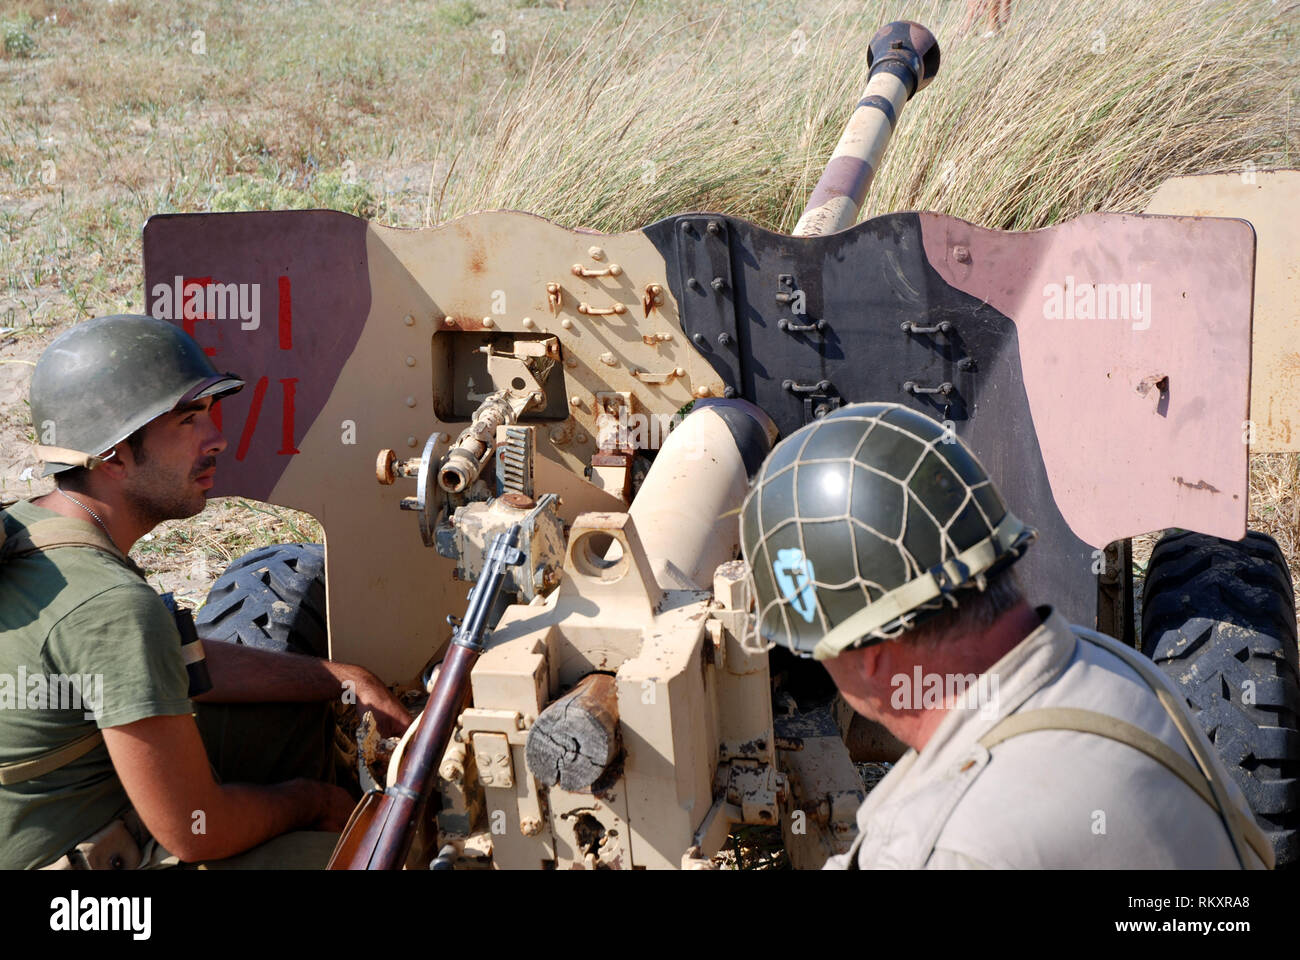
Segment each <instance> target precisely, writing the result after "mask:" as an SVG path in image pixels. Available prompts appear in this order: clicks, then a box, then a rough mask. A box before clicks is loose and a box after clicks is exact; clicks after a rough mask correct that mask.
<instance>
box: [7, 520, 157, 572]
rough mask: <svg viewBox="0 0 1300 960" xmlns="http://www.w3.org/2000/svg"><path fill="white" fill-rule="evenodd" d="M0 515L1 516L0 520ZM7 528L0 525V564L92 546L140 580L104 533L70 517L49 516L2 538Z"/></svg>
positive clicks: (130, 562) (134, 568)
mask: <svg viewBox="0 0 1300 960" xmlns="http://www.w3.org/2000/svg"><path fill="white" fill-rule="evenodd" d="M3 516H4V514H3V513H0V517H3ZM6 527H8V524H3V525H0V563H3V562H4V561H6V560H16V559H18V558H19V557H29V556H31V555H32V554H35V553H42V552H44V551H46V550H54V549H57V548H59V547H93V548H94V549H96V550H102V551H103V552H104V553H108V554H111V555H112V556H114V557H116V558H117V559H118V560H119V561H121V562H122V563H124V564H125V565H126V566H127V567H128V568H129V569H130V570H131V571H133V572H134V573H136V574H137V575H139V576H140V577H141V578H142V579H143V577H144V575H145V574H144V571H143V570H141V569H140V568H139V567H138V566H136V564H135V563H134V562H133V561H132V560H131V558H130V557H128V556H127V555H126V554H124V553H123V552H122V551H121V550H119V549H117V547H116V546H115V545H114V544H113V541H111V540H109V539H108V536H107V535H106V534H105V533H104V531H102V530H100V529H99V528H98V527H94V526H91V525H90V524H87V523H85V522H84V521H81V520H74V519H73V518H72V517H49V518H47V519H45V520H38V521H36V522H35V523H33V524H32V525H31V526H17V527H16V529H15V530H14V532H13V533H11V534H9V535H8V536H6V535H5V528H6Z"/></svg>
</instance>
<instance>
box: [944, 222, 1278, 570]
mask: <svg viewBox="0 0 1300 960" xmlns="http://www.w3.org/2000/svg"><path fill="white" fill-rule="evenodd" d="M921 224H922V235H923V241H924V244H925V252H926V255H927V257H928V259H929V261H930V263H931V265H932V266H933V267H934V268H935V270H937V271H938V272H939V274H940V275H941V276H942V277H943V278H944V279H945V280H946V281H947V282H948V283H950V284H952V285H953V286H955V287H957V288H958V289H960V290H963V291H965V292H966V293H968V294H970V295H971V296H974V297H978V298H980V299H981V300H983V301H985V302H986V303H988V304H990V305H991V306H993V307H995V308H996V309H997V310H999V311H1000V312H1001V313H1003V314H1005V315H1006V316H1007V317H1009V318H1010V319H1011V320H1012V321H1014V323H1015V325H1016V331H1017V335H1018V337H1019V345H1020V354H1021V357H1020V359H1021V366H1022V368H1023V370H1024V379H1025V392H1026V394H1027V395H1028V397H1029V407H1030V411H1031V413H1032V416H1033V421H1034V427H1035V429H1036V431H1037V433H1038V438H1039V444H1040V446H1041V448H1042V452H1043V460H1044V462H1045V464H1046V467H1047V474H1048V478H1049V481H1050V483H1051V486H1052V494H1053V496H1054V497H1055V498H1056V502H1057V504H1058V505H1059V507H1060V510H1061V514H1062V516H1064V518H1065V520H1066V521H1067V522H1068V523H1069V524H1070V526H1071V527H1072V528H1073V529H1074V531H1075V532H1076V533H1077V534H1078V535H1079V537H1080V538H1081V539H1083V540H1085V541H1086V542H1088V543H1091V544H1093V545H1094V546H1098V547H1100V546H1103V545H1104V544H1107V543H1109V542H1111V541H1112V540H1116V539H1119V538H1121V537H1127V536H1133V535H1135V534H1140V533H1145V532H1149V531H1153V530H1159V529H1163V528H1166V527H1183V528H1186V529H1189V530H1196V531H1199V532H1202V533H1208V534H1213V535H1215V536H1221V537H1229V538H1232V539H1239V538H1240V537H1242V536H1244V535H1245V529H1246V497H1247V470H1248V467H1247V452H1248V448H1247V446H1246V443H1245V442H1244V439H1245V438H1244V421H1245V420H1246V418H1247V409H1248V401H1249V388H1250V334H1251V329H1250V328H1251V297H1252V285H1253V275H1254V254H1255V239H1254V231H1253V230H1252V229H1251V226H1250V224H1249V223H1247V222H1245V221H1243V220H1228V219H1211V218H1194V217H1154V216H1141V215H1130V214H1090V215H1088V216H1084V217H1080V218H1079V219H1077V220H1072V221H1070V222H1068V223H1063V224H1060V225H1058V226H1055V227H1051V228H1048V229H1045V230H1037V231H1033V232H1029V233H1002V232H999V231H995V230H986V229H984V228H982V227H977V226H975V225H973V224H970V223H966V222H965V221H962V220H957V219H955V218H952V217H943V216H940V215H938V214H929V213H927V214H921Z"/></svg>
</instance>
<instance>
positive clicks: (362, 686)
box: [193, 641, 411, 737]
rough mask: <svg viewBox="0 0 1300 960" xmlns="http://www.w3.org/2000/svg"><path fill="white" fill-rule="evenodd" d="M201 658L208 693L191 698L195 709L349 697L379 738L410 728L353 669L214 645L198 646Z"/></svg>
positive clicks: (405, 716) (392, 702) (373, 680)
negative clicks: (369, 717) (370, 717)
mask: <svg viewBox="0 0 1300 960" xmlns="http://www.w3.org/2000/svg"><path fill="white" fill-rule="evenodd" d="M203 653H204V656H205V658H206V660H207V664H208V674H209V676H210V677H211V678H212V689H211V690H209V691H208V692H207V693H204V694H200V695H199V696H197V697H194V698H193V699H194V700H196V701H198V702H199V703H268V702H277V703H302V702H307V701H316V700H334V699H337V698H340V697H342V696H344V694H345V693H350V695H351V696H353V697H355V702H356V705H357V711H358V712H359V713H361V714H364V713H365V712H366V711H367V710H372V711H374V714H375V719H376V720H377V721H378V722H379V732H380V733H381V734H382V735H383V736H386V737H395V736H399V735H400V734H402V733H403V732H404V731H405V730H406V728H407V727H408V726H410V723H411V716H410V714H409V713H407V712H406V709H405V708H404V707H403V706H402V705H401V703H400V702H399V701H398V700H397V698H396V697H394V696H393V695H392V693H391V692H389V690H388V687H386V686H385V685H384V684H383V682H382V681H380V679H379V678H378V677H376V676H375V675H374V674H373V673H371V672H370V671H369V670H366V669H365V668H363V667H358V666H356V665H355V664H351V663H335V662H334V661H333V660H321V659H320V658H319V657H309V656H305V655H303V654H298V653H277V652H276V651H273V650H259V649H257V648H256V647H249V646H244V645H243V644H237V643H223V642H220V641H213V642H211V643H204V644H203Z"/></svg>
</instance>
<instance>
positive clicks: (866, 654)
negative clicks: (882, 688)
mask: <svg viewBox="0 0 1300 960" xmlns="http://www.w3.org/2000/svg"><path fill="white" fill-rule="evenodd" d="M886 642H888V641H883V642H881V643H873V644H871V645H870V646H866V647H863V648H862V649H861V650H859V651H858V654H859V657H860V660H859V665H858V669H859V671H860V672H861V673H862V676H863V677H864V678H867V679H870V678H871V677H874V676H875V675H876V674H877V673H879V672H880V671H881V670H882V669H883V668H884V661H885V659H887V658H886V657H885V656H884V652H885V651H884V650H883V647H884V646H885V643H886Z"/></svg>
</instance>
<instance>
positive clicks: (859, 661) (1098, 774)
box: [740, 403, 1273, 869]
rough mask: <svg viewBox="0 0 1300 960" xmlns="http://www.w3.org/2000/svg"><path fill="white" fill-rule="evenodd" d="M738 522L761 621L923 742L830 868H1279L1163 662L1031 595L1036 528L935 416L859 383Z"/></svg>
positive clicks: (758, 481) (785, 457)
mask: <svg viewBox="0 0 1300 960" xmlns="http://www.w3.org/2000/svg"><path fill="white" fill-rule="evenodd" d="M740 533H741V546H742V550H743V553H744V557H745V560H746V562H747V563H748V565H749V575H750V578H751V579H750V587H751V592H752V596H753V600H754V610H753V627H752V629H753V630H754V631H755V632H756V633H757V635H758V636H759V637H760V638H761V639H762V640H763V641H765V642H767V643H775V644H779V645H781V646H784V647H787V648H789V649H790V650H791V651H793V652H794V653H796V654H798V655H800V656H803V657H811V658H814V659H816V660H818V661H820V662H821V663H822V664H823V666H825V668H826V669H827V671H828V672H829V673H830V675H831V678H832V679H833V680H834V681H835V684H836V686H837V688H838V689H839V691H840V693H841V695H842V696H843V697H844V699H845V700H846V701H847V702H848V704H849V705H850V706H852V707H853V708H854V709H855V710H856V711H857V712H858V713H860V714H862V715H863V716H865V717H867V718H868V719H870V720H874V721H876V722H878V723H881V724H883V725H884V726H885V727H886V728H887V729H888V730H889V732H890V733H892V734H893V735H894V736H895V737H897V738H898V739H899V740H901V741H902V742H903V743H905V744H907V745H908V746H909V747H910V748H911V749H909V750H908V751H907V753H906V754H905V755H904V756H903V757H902V758H901V759H900V760H899V761H898V763H897V764H895V765H894V767H893V769H892V770H891V771H890V773H889V774H888V776H886V777H885V778H884V779H883V780H882V781H881V782H880V783H879V784H878V785H877V786H876V787H875V788H874V789H873V790H872V791H871V792H870V793H869V794H868V796H867V799H866V801H865V802H864V803H863V805H862V807H861V808H860V809H859V811H858V817H857V821H858V836H857V838H856V839H855V841H854V843H853V845H852V847H851V848H850V849H849V851H848V852H847V853H846V854H842V855H839V856H836V857H832V858H831V860H830V861H829V862H828V863H827V864H826V866H827V867H828V868H840V869H862V868H876V867H909V868H944V867H958V868H959V867H1033V868H1058V867H1060V868H1063V867H1193V868H1195V867H1200V868H1215V867H1217V868H1225V867H1230V868H1236V867H1245V868H1260V867H1270V868H1271V867H1272V865H1273V852H1272V849H1271V846H1270V844H1269V843H1268V841H1267V839H1266V838H1265V837H1264V835H1263V833H1262V832H1261V831H1260V830H1259V828H1258V826H1257V825H1256V824H1255V821H1254V818H1253V816H1252V814H1251V812H1250V807H1249V804H1248V803H1247V801H1246V799H1245V797H1244V795H1243V794H1242V793H1241V791H1240V789H1238V788H1237V786H1236V784H1235V783H1233V781H1232V779H1231V778H1230V777H1229V776H1228V775H1227V773H1226V771H1225V770H1224V768H1223V765H1222V762H1221V761H1220V760H1219V758H1218V755H1217V754H1216V752H1215V751H1214V749H1213V747H1212V746H1211V745H1210V743H1209V741H1208V740H1207V739H1206V737H1205V735H1204V733H1203V732H1202V731H1201V729H1200V727H1199V726H1198V725H1197V724H1195V723H1193V722H1192V721H1191V718H1190V717H1189V715H1188V714H1187V710H1186V706H1185V704H1184V702H1183V700H1182V698H1181V697H1180V696H1179V695H1178V694H1177V693H1176V691H1175V690H1174V688H1173V687H1172V685H1171V684H1170V683H1169V681H1168V680H1167V679H1165V677H1164V675H1163V674H1162V673H1160V672H1159V671H1157V670H1156V669H1155V668H1154V666H1153V665H1152V664H1150V663H1148V662H1147V661H1145V660H1144V659H1143V658H1142V657H1141V656H1140V655H1138V654H1137V653H1136V652H1135V651H1133V650H1130V649H1128V648H1127V647H1124V646H1123V645H1121V644H1119V643H1118V642H1116V641H1115V640H1113V639H1111V638H1109V637H1103V636H1101V635H1099V634H1096V633H1094V632H1092V631H1090V630H1086V629H1084V628H1082V627H1077V626H1071V625H1070V624H1067V623H1066V622H1065V621H1064V620H1063V619H1062V617H1061V616H1060V614H1058V613H1056V612H1055V611H1054V610H1053V609H1052V608H1051V607H1050V606H1040V607H1037V608H1035V607H1033V606H1031V605H1030V604H1029V602H1028V601H1027V600H1026V599H1025V597H1024V596H1023V594H1022V592H1021V589H1020V587H1019V584H1018V583H1017V581H1016V578H1015V575H1014V570H1013V569H1011V565H1012V564H1013V563H1015V562H1016V561H1017V560H1019V559H1020V558H1021V556H1022V555H1023V554H1024V553H1025V551H1026V549H1027V548H1028V547H1029V546H1030V545H1031V544H1032V542H1033V539H1034V536H1035V533H1034V531H1033V530H1032V529H1031V528H1029V527H1027V526H1026V525H1025V524H1024V523H1022V522H1021V521H1020V520H1019V519H1017V518H1016V516H1015V515H1014V514H1013V513H1012V512H1011V511H1010V510H1008V509H1007V506H1006V504H1005V503H1004V502H1003V500H1002V497H1001V495H1000V494H999V493H998V491H997V489H996V487H995V486H994V484H993V482H992V481H991V480H990V479H989V476H988V473H987V472H986V471H985V470H984V468H983V466H982V465H981V464H980V463H979V461H978V460H977V459H976V458H975V456H974V455H973V454H972V453H971V452H970V451H969V450H967V449H966V447H965V446H964V445H963V444H962V443H961V442H960V440H959V439H958V438H957V437H956V436H954V435H953V434H952V433H951V432H949V431H947V430H945V429H944V428H943V427H942V426H941V425H940V424H938V423H936V422H935V421H934V420H932V419H930V418H929V417H926V416H924V415H923V414H921V413H918V412H916V411H914V410H910V409H908V408H905V407H903V406H900V405H898V404H891V403H861V404H853V405H850V406H846V407H842V408H840V409H838V410H835V411H832V412H830V413H828V414H827V415H826V416H824V417H823V418H821V419H819V420H816V421H814V422H813V423H811V424H809V425H807V426H805V427H803V428H802V429H800V430H798V431H796V432H795V433H793V434H791V435H790V436H789V437H787V438H785V439H784V440H783V441H782V442H781V443H779V444H778V445H777V446H776V447H775V448H774V449H773V451H772V453H771V454H770V456H769V457H768V459H767V461H766V462H765V463H764V465H763V466H762V468H761V469H760V470H759V471H758V473H757V474H756V476H755V478H754V481H753V485H752V487H751V490H750V493H749V495H748V497H747V499H746V501H745V504H744V506H743V508H742V510H741V518H740Z"/></svg>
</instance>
